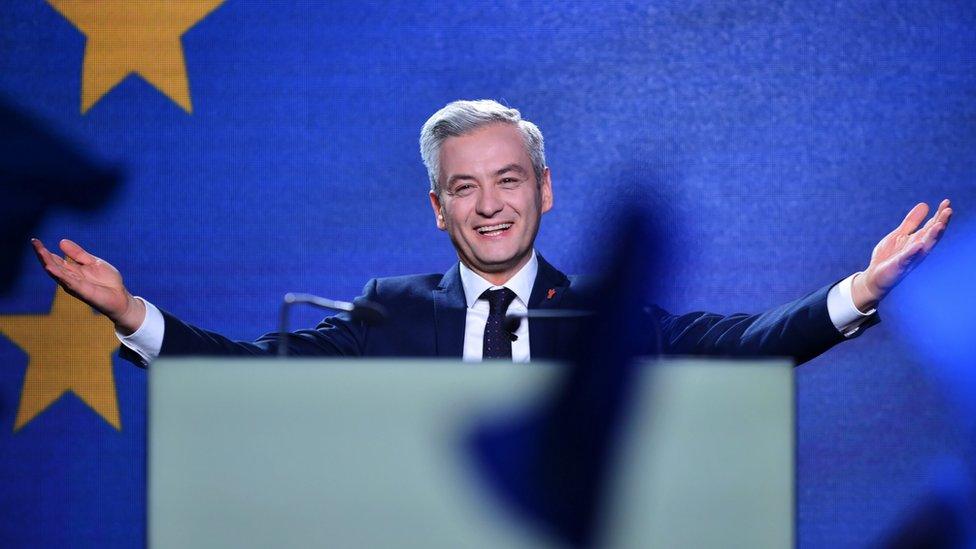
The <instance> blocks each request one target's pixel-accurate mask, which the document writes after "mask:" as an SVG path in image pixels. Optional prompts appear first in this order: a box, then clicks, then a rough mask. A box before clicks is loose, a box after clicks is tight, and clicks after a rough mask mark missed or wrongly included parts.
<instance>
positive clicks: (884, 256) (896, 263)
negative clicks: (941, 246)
mask: <svg viewBox="0 0 976 549" xmlns="http://www.w3.org/2000/svg"><path fill="white" fill-rule="evenodd" d="M928 213H929V206H928V204H925V203H920V204H917V205H916V206H915V207H914V208H912V210H911V211H910V212H908V215H906V216H905V220H904V221H902V222H901V225H899V226H898V227H897V228H896V229H895V230H893V231H891V232H890V233H888V235H887V236H885V237H884V238H882V239H881V242H878V245H877V246H875V247H874V252H873V253H872V254H871V264H870V265H868V268H867V269H865V270H864V272H862V273H859V274H858V275H857V276H856V277H854V283H853V285H852V286H851V297H852V298H853V299H854V305H855V306H856V307H857V308H858V309H859V310H861V311H862V312H866V311H870V310H871V309H874V308H875V307H877V305H878V302H879V301H881V299H883V298H884V296H886V295H888V292H890V291H891V290H892V288H894V287H895V286H897V285H898V283H899V282H901V279H903V278H905V275H907V274H908V273H910V272H911V271H912V269H914V268H915V267H917V266H918V264H919V263H921V262H922V260H923V259H925V256H927V255H928V254H929V252H931V251H932V248H933V247H935V245H936V243H938V242H939V239H940V238H941V237H942V234H943V233H944V232H945V229H946V227H947V226H948V225H949V218H951V217H952V208H950V207H949V199H948V198H947V199H945V200H943V201H942V203H941V204H939V209H938V211H936V212H935V215H933V216H932V217H931V218H930V219H929V220H928V222H926V223H925V225H924V226H923V227H922V228H919V225H921V224H922V221H924V220H925V216H926V215H928Z"/></svg>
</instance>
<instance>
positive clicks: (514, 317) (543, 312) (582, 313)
mask: <svg viewBox="0 0 976 549" xmlns="http://www.w3.org/2000/svg"><path fill="white" fill-rule="evenodd" d="M594 314H596V313H595V312H594V311H587V310H584V309H530V310H528V311H526V312H524V313H508V314H507V315H505V331H506V332H508V337H509V338H510V339H511V340H512V341H516V340H517V339H518V336H517V335H515V332H516V331H518V329H519V326H521V325H522V319H523V318H539V319H557V320H559V319H570V318H584V317H588V316H593V315H594Z"/></svg>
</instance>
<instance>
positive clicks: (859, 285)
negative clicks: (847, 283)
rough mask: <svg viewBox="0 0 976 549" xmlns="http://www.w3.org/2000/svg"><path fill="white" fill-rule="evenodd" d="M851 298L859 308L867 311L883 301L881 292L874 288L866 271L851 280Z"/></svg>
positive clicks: (864, 311)
mask: <svg viewBox="0 0 976 549" xmlns="http://www.w3.org/2000/svg"><path fill="white" fill-rule="evenodd" d="M851 300H852V301H853V302H854V306H855V307H857V310H859V311H861V312H862V313H867V312H868V311H872V310H874V309H876V308H877V307H878V303H879V302H880V301H881V292H880V291H878V290H877V289H873V288H872V286H871V284H870V283H869V282H868V276H867V275H866V274H865V273H858V274H857V275H855V276H854V280H853V281H851Z"/></svg>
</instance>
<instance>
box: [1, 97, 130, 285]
mask: <svg viewBox="0 0 976 549" xmlns="http://www.w3.org/2000/svg"><path fill="white" fill-rule="evenodd" d="M119 182H120V177H119V174H118V172H117V171H116V170H113V169H109V168H106V167H104V166H101V165H99V163H97V162H96V161H95V160H93V159H91V158H89V157H86V156H85V155H84V154H83V153H81V152H79V148H78V147H77V146H74V145H72V144H70V143H68V142H67V141H65V140H64V139H62V138H60V137H57V136H55V135H54V133H53V132H51V131H50V130H48V129H47V128H45V127H44V125H43V124H41V123H40V122H38V121H36V120H32V119H31V118H30V117H28V116H26V115H25V114H23V113H21V112H18V111H17V110H16V109H14V108H13V107H12V106H10V105H9V104H7V103H6V102H5V101H4V100H3V99H2V98H0V189H2V192H3V197H2V199H0V295H2V294H4V293H6V292H7V291H8V290H9V289H10V288H11V287H12V286H13V284H14V282H15V281H16V279H17V275H18V274H19V273H18V270H19V268H20V263H21V261H20V258H21V254H25V253H27V252H28V250H30V245H29V244H28V239H29V238H30V237H31V236H33V235H34V234H33V233H34V232H35V231H36V230H37V228H38V225H39V224H40V222H41V220H42V219H43V218H44V216H45V215H46V214H47V213H48V212H50V211H51V210H52V209H54V208H57V207H65V208H69V209H74V210H85V211H91V210H96V209H98V208H100V207H102V206H104V205H105V203H106V202H107V201H108V199H109V197H110V196H111V195H112V193H113V192H114V191H115V189H116V188H117V187H118V186H119Z"/></svg>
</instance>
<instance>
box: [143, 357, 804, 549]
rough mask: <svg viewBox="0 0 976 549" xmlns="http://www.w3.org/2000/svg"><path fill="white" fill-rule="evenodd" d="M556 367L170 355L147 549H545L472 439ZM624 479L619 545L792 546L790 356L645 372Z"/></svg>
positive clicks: (163, 375) (624, 448)
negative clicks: (500, 489) (486, 475)
mask: <svg viewBox="0 0 976 549" xmlns="http://www.w3.org/2000/svg"><path fill="white" fill-rule="evenodd" d="M564 367H565V366H562V365H559V364H543V363H533V364H501V363H461V362H455V361H436V360H434V361H431V360H427V361H422V360H396V361H393V360H355V361H351V360H344V361H339V360H297V359H292V360H275V359H267V360H265V359H261V360H254V359H251V360H234V359H217V360H214V359H202V358H201V359H179V360H173V359H169V360H167V359H160V360H158V361H156V362H155V363H153V365H152V366H151V368H150V416H149V457H148V459H149V488H148V491H149V505H148V508H149V518H148V520H149V543H150V546H152V547H161V548H168V547H181V548H190V547H207V548H213V547H234V548H241V547H340V548H353V547H356V548H358V547H370V548H373V547H424V548H436V547H451V548H453V547H467V548H471V547H492V548H495V547H550V546H553V543H554V542H553V541H552V540H551V539H549V538H546V537H543V536H542V535H541V534H539V533H538V532H537V531H536V530H534V529H533V528H530V527H529V526H528V525H526V524H525V523H524V522H523V521H520V520H518V519H517V518H514V515H513V514H512V513H510V512H509V511H508V510H507V509H505V508H504V507H503V506H502V504H501V503H500V501H499V500H498V499H497V498H496V497H495V495H494V494H491V493H489V492H488V491H487V490H486V489H485V484H484V482H483V480H482V479H481V478H479V477H478V476H477V472H476V471H475V470H474V469H475V465H474V462H473V461H472V460H471V458H470V453H469V452H468V449H467V448H466V447H465V445H464V440H465V437H466V436H468V435H469V434H470V432H471V430H472V429H473V428H474V426H475V425H476V424H478V423H479V422H480V421H483V420H484V419H486V418H491V417H501V416H505V415H512V414H518V413H520V412H521V411H522V410H524V409H526V407H528V406H529V405H531V403H532V402H535V401H537V400H538V399H540V398H542V397H543V395H545V394H547V392H548V391H551V390H553V387H554V384H553V382H554V381H555V380H556V379H558V376H559V375H560V373H561V369H562V368H564ZM642 369H643V370H644V371H643V372H642V374H641V375H640V377H639V383H638V385H639V386H638V387H636V391H635V396H636V405H635V406H633V407H632V410H631V415H630V417H629V419H628V423H627V425H628V429H627V431H626V432H625V436H624V437H623V438H622V439H621V446H620V448H619V450H620V454H619V459H618V461H617V463H618V467H616V468H615V470H614V473H613V475H612V482H611V488H610V494H611V497H610V498H609V501H608V513H607V515H606V521H605V528H604V532H605V535H604V536H603V538H602V542H601V544H600V545H601V546H607V547H641V548H644V547H699V548H701V547H723V548H727V547H749V548H757V547H776V548H781V547H790V546H793V545H794V539H795V538H794V514H795V513H794V388H793V371H792V368H791V365H790V364H789V363H788V362H787V361H762V362H743V361H734V362H733V361H705V360H691V359H680V360H677V359H676V360H665V361H660V362H655V363H648V364H646V365H644V366H642Z"/></svg>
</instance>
